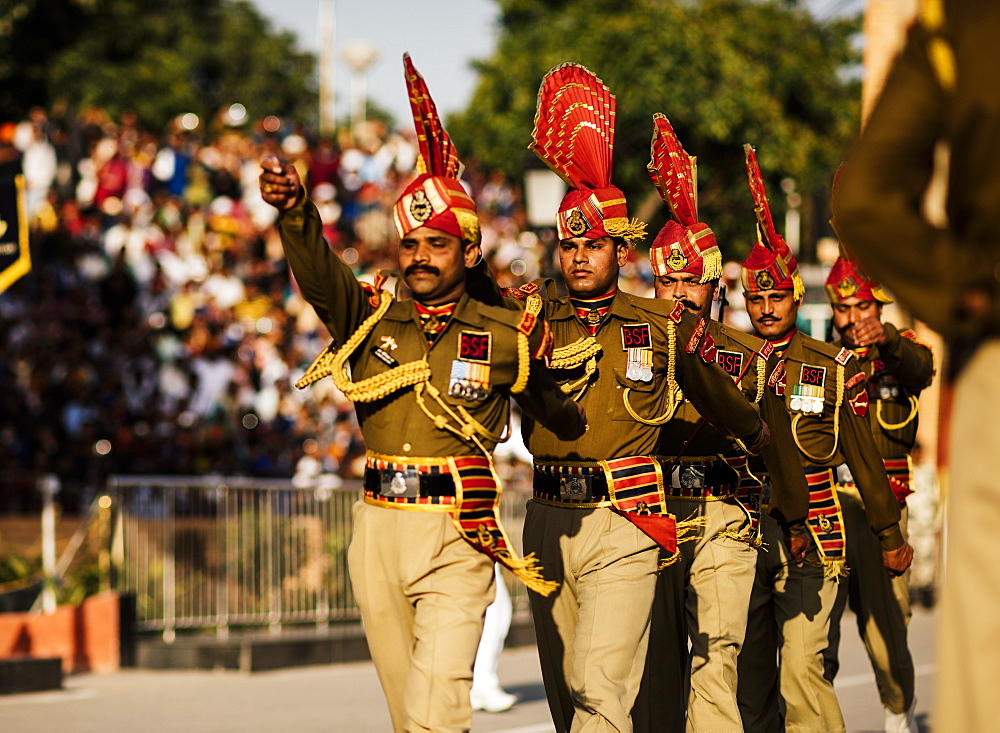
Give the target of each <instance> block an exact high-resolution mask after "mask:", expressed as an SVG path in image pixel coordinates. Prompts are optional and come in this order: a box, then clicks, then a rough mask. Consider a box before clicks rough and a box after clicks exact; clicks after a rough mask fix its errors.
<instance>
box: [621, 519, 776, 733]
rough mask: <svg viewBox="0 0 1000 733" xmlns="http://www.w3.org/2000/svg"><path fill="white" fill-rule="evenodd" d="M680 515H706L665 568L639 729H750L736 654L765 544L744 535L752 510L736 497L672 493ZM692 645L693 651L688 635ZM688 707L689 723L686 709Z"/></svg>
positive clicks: (637, 715) (638, 708)
mask: <svg viewBox="0 0 1000 733" xmlns="http://www.w3.org/2000/svg"><path fill="white" fill-rule="evenodd" d="M669 506H670V511H671V512H672V513H674V514H675V515H676V516H677V518H678V519H689V518H692V517H697V516H704V518H705V520H706V524H705V526H704V527H703V528H701V529H699V530H698V539H697V540H693V541H691V542H685V543H683V544H681V545H680V553H681V560H680V561H679V562H677V563H675V564H673V565H671V566H669V567H667V568H665V569H664V570H662V571H661V572H660V579H659V582H658V583H657V589H656V599H655V600H654V602H653V615H652V622H651V627H650V634H649V650H648V652H647V654H646V672H645V674H644V676H643V684H642V688H641V689H640V692H639V697H638V699H637V700H636V705H635V710H634V711H633V713H632V719H633V721H634V722H635V729H636V731H648V732H649V733H661V732H662V731H681V730H684V729H685V727H686V728H687V730H688V731H718V732H719V733H723V732H728V731H742V730H743V725H742V722H741V720H740V712H739V709H738V707H737V704H736V660H737V657H738V655H739V652H740V649H741V647H742V646H743V638H744V635H745V634H746V628H747V604H746V602H745V601H746V599H748V598H749V597H750V591H751V588H752V587H753V582H754V575H755V570H756V566H757V551H756V550H754V549H753V548H752V547H751V546H750V545H748V544H747V543H746V542H741V541H739V540H735V539H732V538H729V537H720V536H719V535H720V533H722V532H732V533H734V534H736V535H742V534H744V533H746V532H747V531H749V517H748V515H747V513H746V511H745V510H744V509H743V507H742V506H740V505H739V504H738V503H735V502H728V501H708V502H705V501H694V500H686V499H670V500H669ZM689 639H690V644H691V650H690V652H688V640H689ZM685 708H686V709H687V721H686V723H685V717H684V711H685Z"/></svg>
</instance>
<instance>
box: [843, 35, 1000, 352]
mask: <svg viewBox="0 0 1000 733" xmlns="http://www.w3.org/2000/svg"><path fill="white" fill-rule="evenodd" d="M928 42H929V38H928V34H927V33H926V31H924V30H923V29H921V28H920V26H919V25H918V26H915V27H914V30H913V31H912V32H911V34H910V37H909V38H908V40H907V43H906V45H905V47H904V48H903V50H902V52H901V53H900V54H899V56H898V57H897V60H896V62H895V65H894V66H893V69H892V71H891V72H890V74H889V77H888V79H887V80H886V83H885V86H884V87H883V90H882V93H881V95H880V98H879V101H878V103H877V104H876V105H875V107H874V109H873V111H872V114H871V116H870V117H869V120H868V122H867V124H866V126H865V130H864V133H863V134H862V135H861V138H860V139H859V141H858V143H857V145H856V146H855V148H854V150H853V151H852V153H851V156H850V159H849V161H848V164H847V166H846V167H845V169H844V174H843V177H842V181H841V184H840V186H839V187H838V191H837V194H836V197H835V200H834V204H833V209H834V215H835V220H836V225H837V230H838V232H839V233H840V234H841V235H842V236H843V239H844V241H845V242H847V243H848V244H849V246H850V248H851V252H852V253H853V254H854V255H855V256H857V257H858V259H860V260H861V262H862V263H863V264H864V266H865V268H866V269H867V270H868V271H869V272H870V273H871V274H872V275H873V276H874V277H875V278H876V279H877V280H878V281H880V282H881V283H882V284H883V285H885V286H886V287H888V288H889V289H890V290H892V291H893V293H894V294H895V295H896V296H897V297H898V298H899V300H900V301H901V302H903V303H905V304H906V305H907V306H908V307H909V308H910V309H911V310H912V311H913V312H914V314H915V315H916V316H917V317H918V318H920V319H921V320H922V321H924V322H926V323H928V324H930V326H931V327H932V328H934V329H935V330H937V331H941V332H948V330H949V329H954V328H958V327H960V326H961V323H960V321H959V320H958V319H957V318H956V310H957V298H958V291H959V288H960V287H961V284H960V283H959V282H958V281H959V280H960V279H965V280H969V279H973V278H977V277H981V276H983V275H985V276H987V277H992V267H989V268H982V267H970V264H971V259H972V255H973V253H972V252H971V251H969V250H968V249H967V248H959V247H957V243H956V242H955V241H954V238H953V236H952V235H951V234H950V233H949V232H948V231H947V230H943V229H937V228H935V227H934V226H932V225H931V224H930V223H929V222H928V221H927V220H926V219H925V217H924V215H923V212H922V201H923V194H924V191H925V190H926V188H927V184H928V182H929V181H930V178H931V175H932V174H933V172H934V149H935V146H936V144H937V141H938V140H939V138H940V137H941V136H942V134H943V132H944V116H945V113H946V111H947V109H948V105H949V98H948V95H947V94H946V92H945V90H944V89H943V88H942V86H941V84H940V82H939V80H938V79H937V77H936V75H935V71H934V68H933V66H932V64H931V62H930V60H929V58H928V53H927V44H928ZM900 242H905V243H906V246H899V244H900ZM935 262H947V263H948V267H947V268H946V269H947V273H946V275H945V276H944V277H942V271H941V270H942V268H939V267H934V266H933V264H932V263H935ZM943 329H944V330H943Z"/></svg>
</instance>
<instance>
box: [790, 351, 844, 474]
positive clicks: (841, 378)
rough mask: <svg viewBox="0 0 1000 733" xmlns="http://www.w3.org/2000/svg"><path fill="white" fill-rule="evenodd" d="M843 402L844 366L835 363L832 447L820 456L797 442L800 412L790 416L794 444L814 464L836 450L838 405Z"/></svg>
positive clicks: (838, 420) (830, 455) (823, 461)
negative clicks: (835, 383) (835, 390)
mask: <svg viewBox="0 0 1000 733" xmlns="http://www.w3.org/2000/svg"><path fill="white" fill-rule="evenodd" d="M842 404H844V366H843V364H838V365H837V404H836V405H834V407H833V449H832V450H831V451H830V454H829V455H827V456H824V457H823V458H820V457H819V456H814V455H813V454H812V453H810V452H809V451H807V450H806V449H805V448H804V447H803V446H802V443H800V442H799V419H800V418H801V417H802V415H803V414H805V413H802V412H799V413H796V415H795V417H793V418H792V438H794V439H795V445H796V446H797V447H798V449H799V450H800V451H802V455H804V456H805V457H806V458H808V459H809V460H810V461H812V462H813V463H816V464H822V463H826V462H827V461H829V460H830V459H831V458H833V456H834V455H835V454H836V452H837V445H838V444H839V443H840V406H841V405H842Z"/></svg>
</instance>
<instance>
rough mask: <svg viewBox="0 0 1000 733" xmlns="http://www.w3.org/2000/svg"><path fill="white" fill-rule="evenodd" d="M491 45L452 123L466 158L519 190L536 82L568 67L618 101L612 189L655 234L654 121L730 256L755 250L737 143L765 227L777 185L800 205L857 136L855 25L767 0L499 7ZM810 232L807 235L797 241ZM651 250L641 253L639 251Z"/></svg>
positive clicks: (576, 1) (590, 1) (597, 0)
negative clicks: (678, 149) (754, 167)
mask: <svg viewBox="0 0 1000 733" xmlns="http://www.w3.org/2000/svg"><path fill="white" fill-rule="evenodd" d="M498 2H499V4H500V8H501V14H500V27H501V31H500V35H499V41H498V44H497V48H496V50H495V52H494V53H493V55H492V56H491V57H490V58H488V59H486V60H484V61H482V62H479V63H477V66H476V68H477V71H478V73H479V80H478V84H477V87H476V90H475V93H474V97H473V99H472V100H471V101H470V103H469V105H468V107H467V108H466V110H465V111H464V112H462V113H461V114H458V115H456V116H454V117H453V118H452V119H450V120H449V130H450V131H451V133H452V135H453V136H454V138H455V141H456V145H457V146H458V148H459V150H460V152H461V153H462V154H463V157H466V158H469V159H470V160H471V159H475V160H477V161H478V162H479V163H480V164H481V165H483V166H484V167H487V168H491V169H492V168H496V169H502V170H504V171H505V172H506V173H507V174H508V175H510V176H512V177H514V178H515V179H519V178H520V176H521V174H522V172H523V165H524V162H525V155H524V151H525V148H526V146H527V144H528V143H529V142H530V131H531V128H532V124H533V119H534V114H535V101H536V93H537V90H538V85H539V82H540V81H541V78H542V76H544V74H545V72H546V71H548V70H549V69H550V68H551V67H553V66H555V65H556V64H559V63H562V62H565V61H574V62H578V63H582V64H583V65H585V66H587V67H588V68H589V69H590V70H591V71H593V72H594V73H595V74H597V75H598V76H600V77H601V78H602V79H603V80H604V81H605V83H607V85H608V86H609V87H610V88H611V91H612V92H613V93H614V94H615V95H616V97H617V100H618V108H617V112H618V113H617V132H616V140H615V171H614V179H615V182H616V184H617V185H618V186H620V187H621V188H623V189H624V190H625V192H626V195H628V197H629V200H630V202H631V209H632V210H633V212H636V213H638V214H641V215H644V216H645V217H647V220H648V221H649V222H650V224H651V226H650V229H651V231H652V232H653V233H655V231H656V230H657V229H658V228H659V226H660V225H662V223H663V221H664V220H665V217H666V210H665V206H663V205H657V202H658V201H659V199H658V197H657V196H656V193H655V192H654V190H653V188H652V185H651V184H650V182H649V179H648V178H647V176H646V172H645V166H646V163H647V162H648V161H649V142H650V138H651V136H652V116H653V114H654V113H655V112H662V113H664V114H665V115H667V117H668V118H669V119H670V121H671V122H672V123H673V125H674V128H675V129H676V130H677V134H678V135H679V136H680V138H681V141H682V142H683V143H684V146H685V148H686V149H687V151H688V152H689V153H691V154H692V155H696V156H697V157H698V164H699V166H698V173H699V196H700V199H699V204H700V215H701V218H702V219H703V220H704V221H705V222H706V223H708V224H709V225H710V226H711V227H712V228H713V229H714V230H715V231H716V235H717V237H718V239H719V242H720V245H721V246H722V248H723V251H724V253H725V254H726V255H728V256H740V255H742V254H743V253H744V252H745V251H746V249H747V248H748V247H749V246H750V244H751V243H752V240H753V238H754V229H753V213H752V208H751V202H750V196H749V193H748V191H747V185H746V174H745V168H744V162H743V147H742V146H743V143H744V142H750V143H752V144H754V145H755V146H756V147H757V154H758V157H759V159H760V163H761V167H762V170H763V172H764V175H765V176H766V177H767V184H768V191H769V193H770V196H771V200H772V208H773V210H774V214H775V216H776V217H777V216H781V215H782V214H783V212H784V208H785V205H784V196H783V195H782V190H781V186H780V182H781V180H782V179H783V178H786V177H788V178H792V179H794V180H795V182H796V184H797V188H798V191H799V192H800V193H802V194H803V198H804V199H805V201H806V204H807V210H806V211H804V214H805V216H804V222H805V223H806V224H808V223H809V221H810V218H815V217H810V214H811V212H810V211H808V203H809V202H810V199H811V197H813V196H815V195H817V194H820V195H821V194H822V192H824V191H828V190H829V182H830V177H831V175H832V172H833V170H834V169H835V168H836V167H837V165H838V163H839V161H840V160H841V156H842V154H843V152H844V149H845V148H846V145H847V144H848V142H849V141H850V138H851V136H852V135H853V133H854V130H855V129H856V126H857V119H858V113H859V102H858V99H859V87H858V83H857V81H856V80H853V79H851V78H850V75H849V73H847V72H849V71H850V70H851V69H852V67H854V66H856V65H857V64H858V62H859V58H858V52H857V51H856V50H855V49H854V48H853V46H852V45H851V41H852V38H853V37H854V35H855V34H856V32H857V30H858V22H857V19H850V20H844V19H839V20H833V21H820V20H818V19H817V18H815V17H814V16H812V15H810V14H809V13H808V12H807V11H806V10H804V9H803V8H801V7H799V5H798V4H797V3H795V2H784V1H778V0H547V1H545V2H539V1H538V0H498ZM810 234H812V235H815V234H817V232H809V231H804V235H805V237H808V236H809V235H810ZM647 244H648V240H647Z"/></svg>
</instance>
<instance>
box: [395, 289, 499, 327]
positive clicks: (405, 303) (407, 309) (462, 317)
mask: <svg viewBox="0 0 1000 733" xmlns="http://www.w3.org/2000/svg"><path fill="white" fill-rule="evenodd" d="M384 318H385V320H387V321H416V320H417V318H418V317H417V309H416V306H415V305H414V304H413V301H412V300H397V301H394V302H393V304H392V305H391V306H389V310H387V311H386V313H385V316H384ZM449 321H461V322H462V323H464V324H466V325H468V326H474V327H475V328H482V327H483V316H482V314H481V313H480V312H479V308H478V307H476V301H474V300H472V299H471V298H469V294H468V293H463V294H462V297H461V298H459V299H458V303H456V304H455V310H454V312H453V313H452V314H451V318H450V319H449Z"/></svg>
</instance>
